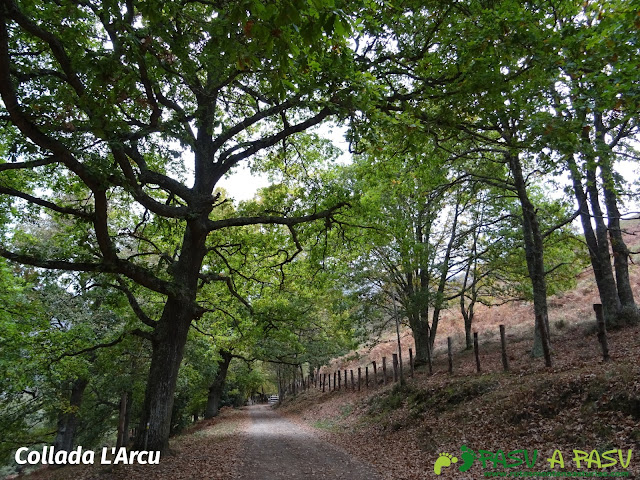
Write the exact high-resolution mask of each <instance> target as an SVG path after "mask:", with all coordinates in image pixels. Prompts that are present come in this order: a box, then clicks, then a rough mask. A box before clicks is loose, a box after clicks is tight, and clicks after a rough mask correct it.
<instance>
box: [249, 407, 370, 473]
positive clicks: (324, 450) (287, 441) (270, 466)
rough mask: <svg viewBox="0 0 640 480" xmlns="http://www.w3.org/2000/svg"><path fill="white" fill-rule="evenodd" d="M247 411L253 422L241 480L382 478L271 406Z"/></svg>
mask: <svg viewBox="0 0 640 480" xmlns="http://www.w3.org/2000/svg"><path fill="white" fill-rule="evenodd" d="M248 411H249V414H250V416H251V420H252V422H251V424H250V426H249V427H248V431H247V433H246V435H247V440H246V445H245V451H244V455H242V459H241V462H242V464H241V465H238V472H239V474H240V478H242V479H243V480H269V479H278V478H286V479H287V480H309V479H349V480H380V479H381V477H380V476H379V474H378V473H377V471H376V470H375V469H374V467H372V466H371V465H369V464H365V463H363V462H361V461H359V460H356V459H353V458H352V457H350V456H349V455H348V454H347V453H345V452H343V451H342V450H338V449H337V448H336V447H334V446H333V445H330V444H328V443H326V442H324V441H322V440H320V439H318V438H316V437H315V436H314V435H313V434H312V433H310V432H308V431H305V430H303V429H301V428H300V427H299V426H297V425H296V424H294V423H292V422H290V421H288V420H286V419H284V418H282V417H281V416H279V415H278V414H277V413H276V412H275V411H274V410H273V409H272V408H271V407H269V406H267V405H256V406H253V407H250V408H249V409H248Z"/></svg>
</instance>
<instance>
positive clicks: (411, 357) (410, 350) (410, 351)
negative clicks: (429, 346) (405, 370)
mask: <svg viewBox="0 0 640 480" xmlns="http://www.w3.org/2000/svg"><path fill="white" fill-rule="evenodd" d="M409 368H410V369H411V378H413V350H412V349H409Z"/></svg>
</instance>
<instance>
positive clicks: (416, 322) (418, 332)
mask: <svg viewBox="0 0 640 480" xmlns="http://www.w3.org/2000/svg"><path fill="white" fill-rule="evenodd" d="M409 327H410V328H411V333H412V334H413V341H414V343H415V347H416V357H415V360H414V362H415V363H414V364H415V366H416V367H419V366H421V365H427V364H428V363H429V352H430V349H429V347H430V345H429V342H430V337H429V324H428V322H424V321H422V319H421V318H420V314H419V313H417V312H415V313H413V314H411V315H409Z"/></svg>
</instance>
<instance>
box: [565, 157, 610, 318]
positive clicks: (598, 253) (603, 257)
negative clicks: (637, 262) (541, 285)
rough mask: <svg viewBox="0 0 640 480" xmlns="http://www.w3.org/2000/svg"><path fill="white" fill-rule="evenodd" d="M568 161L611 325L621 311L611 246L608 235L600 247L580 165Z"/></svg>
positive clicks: (571, 159) (602, 299) (592, 261)
mask: <svg viewBox="0 0 640 480" xmlns="http://www.w3.org/2000/svg"><path fill="white" fill-rule="evenodd" d="M566 160H567V165H568V166H569V172H570V173H571V181H572V183H573V191H574V195H575V197H576V201H577V202H578V208H579V209H580V222H581V223H582V230H583V231H584V238H585V241H586V243H587V247H588V249H589V258H590V260H591V266H592V267H593V276H594V278H595V281H596V286H597V287H598V294H599V296H600V303H602V306H603V311H604V317H605V319H606V321H607V322H608V323H609V324H610V325H611V323H612V322H615V319H616V317H617V312H618V311H619V309H620V300H619V298H618V295H617V290H616V283H615V279H614V276H613V271H612V269H611V262H610V260H609V245H608V242H607V238H606V235H605V237H604V241H605V242H607V243H606V248H601V246H600V245H599V240H601V237H596V234H595V232H594V230H593V226H592V223H591V212H590V210H589V202H588V198H587V194H586V192H585V191H584V188H583V187H582V176H581V174H580V171H579V170H578V165H577V164H576V162H575V160H574V158H573V156H571V155H568V156H567V157H566Z"/></svg>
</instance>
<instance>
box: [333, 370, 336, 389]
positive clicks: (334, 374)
mask: <svg viewBox="0 0 640 480" xmlns="http://www.w3.org/2000/svg"><path fill="white" fill-rule="evenodd" d="M333 391H334V392H335V391H336V372H333Z"/></svg>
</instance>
